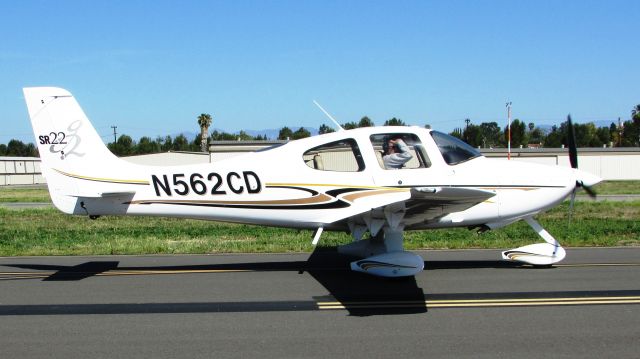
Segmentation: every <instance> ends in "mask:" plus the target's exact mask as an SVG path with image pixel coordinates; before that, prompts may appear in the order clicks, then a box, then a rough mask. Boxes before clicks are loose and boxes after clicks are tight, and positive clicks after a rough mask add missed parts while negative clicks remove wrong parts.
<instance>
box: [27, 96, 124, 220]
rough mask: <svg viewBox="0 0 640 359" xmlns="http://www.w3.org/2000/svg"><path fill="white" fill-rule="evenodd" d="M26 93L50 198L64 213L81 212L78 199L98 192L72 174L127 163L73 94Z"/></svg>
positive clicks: (97, 170)
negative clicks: (100, 134) (92, 123)
mask: <svg viewBox="0 0 640 359" xmlns="http://www.w3.org/2000/svg"><path fill="white" fill-rule="evenodd" d="M23 91H24V98H25V101H26V103H27V108H28V110H29V116H30V117H31V125H32V126H33V132H34V134H35V138H36V143H37V146H38V151H39V152H40V159H41V169H42V174H43V175H44V176H45V178H46V180H47V185H48V186H49V193H50V195H51V199H52V200H53V203H54V204H55V206H56V207H58V209H60V210H61V211H63V212H66V213H78V212H80V213H82V210H80V209H79V208H78V207H79V204H78V197H80V196H83V195H86V194H87V193H89V194H91V193H92V192H93V193H95V188H91V187H92V186H86V185H82V184H81V183H79V182H78V180H74V179H73V178H71V177H72V176H70V175H69V174H77V173H87V172H103V173H104V172H105V169H108V168H123V167H126V163H125V162H124V161H122V160H119V159H118V158H117V157H116V156H114V155H113V154H112V153H111V151H109V149H108V148H107V147H106V146H105V145H104V142H102V138H100V136H99V135H98V133H97V132H96V130H95V129H94V128H93V126H92V125H91V123H90V122H89V119H88V118H87V116H86V115H85V114H84V112H83V111H82V109H81V108H80V105H78V102H76V100H75V98H74V97H73V95H71V93H69V92H68V91H66V90H64V89H61V88H55V87H33V88H25V89H23Z"/></svg>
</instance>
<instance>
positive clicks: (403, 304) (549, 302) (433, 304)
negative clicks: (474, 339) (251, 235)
mask: <svg viewBox="0 0 640 359" xmlns="http://www.w3.org/2000/svg"><path fill="white" fill-rule="evenodd" d="M596 304H640V296H637V297H633V296H627V297H569V298H521V299H461V300H425V301H380V302H318V309H321V310H339V309H347V310H352V309H393V308H427V309H431V308H474V307H475V308H488V307H526V306H529V307H530V306H558V305H596Z"/></svg>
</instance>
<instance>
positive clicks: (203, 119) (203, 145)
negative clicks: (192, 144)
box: [198, 113, 212, 152]
mask: <svg viewBox="0 0 640 359" xmlns="http://www.w3.org/2000/svg"><path fill="white" fill-rule="evenodd" d="M211 121H212V120H211V115H209V114H208V113H203V114H201V115H200V116H198V125H199V126H200V138H201V142H200V151H202V152H207V151H208V148H207V138H208V137H209V136H208V134H209V126H211Z"/></svg>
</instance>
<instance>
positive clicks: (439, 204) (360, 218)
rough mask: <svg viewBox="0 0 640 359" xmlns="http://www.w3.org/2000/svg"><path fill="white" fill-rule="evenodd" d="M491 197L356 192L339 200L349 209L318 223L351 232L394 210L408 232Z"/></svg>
mask: <svg viewBox="0 0 640 359" xmlns="http://www.w3.org/2000/svg"><path fill="white" fill-rule="evenodd" d="M493 196H495V193H494V192H492V191H486V190H481V189H474V188H464V187H412V188H390V189H387V190H377V191H364V192H357V193H354V194H351V195H345V196H342V197H341V199H342V200H346V201H349V202H350V203H351V206H350V207H349V208H348V209H345V210H342V211H336V212H335V213H332V214H330V215H328V216H325V217H324V218H322V221H321V222H324V223H327V224H331V225H330V226H328V227H332V228H346V227H349V228H350V229H353V226H354V224H356V225H365V226H367V227H371V222H372V218H373V222H376V219H378V223H379V222H380V220H383V221H384V220H386V221H390V216H389V213H390V212H391V211H393V212H396V213H398V212H402V219H401V220H402V221H403V224H404V225H405V227H406V228H407V229H411V226H414V225H418V224H424V223H425V222H428V221H431V220H434V219H437V218H440V217H442V216H444V215H447V214H449V213H454V212H460V211H464V210H466V209H468V208H471V207H473V206H475V205H476V204H478V203H482V202H484V201H486V200H487V199H489V198H491V197H493ZM391 208H392V210H391V211H390V210H389V209H391ZM385 209H386V214H385ZM396 217H397V216H396ZM380 225H382V224H380ZM370 229H371V228H370ZM374 232H376V231H375V230H374Z"/></svg>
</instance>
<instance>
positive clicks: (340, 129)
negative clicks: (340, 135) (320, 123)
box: [313, 100, 344, 131]
mask: <svg viewBox="0 0 640 359" xmlns="http://www.w3.org/2000/svg"><path fill="white" fill-rule="evenodd" d="M313 103H315V104H316V106H318V108H319V109H320V110H322V112H324V114H325V115H327V117H329V119H330V120H331V121H333V123H335V124H336V126H338V131H344V128H342V126H340V124H339V123H338V121H336V119H335V118H333V117H331V115H330V114H329V112H327V111H325V109H324V108H322V106H320V104H319V103H317V102H316V100H313Z"/></svg>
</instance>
